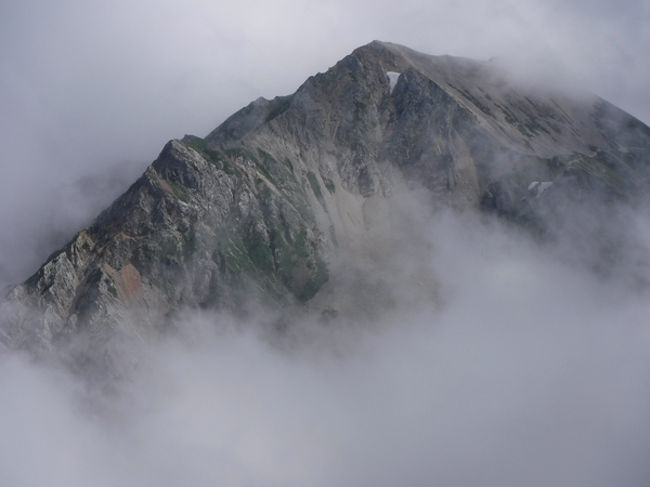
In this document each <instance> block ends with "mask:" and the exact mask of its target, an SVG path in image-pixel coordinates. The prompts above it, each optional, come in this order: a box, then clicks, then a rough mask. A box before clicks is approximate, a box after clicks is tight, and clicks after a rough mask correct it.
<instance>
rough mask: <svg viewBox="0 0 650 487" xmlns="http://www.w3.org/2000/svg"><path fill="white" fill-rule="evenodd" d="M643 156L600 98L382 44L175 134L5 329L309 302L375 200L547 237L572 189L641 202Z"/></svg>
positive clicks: (641, 132) (45, 273) (648, 149)
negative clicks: (489, 219) (415, 200)
mask: <svg viewBox="0 0 650 487" xmlns="http://www.w3.org/2000/svg"><path fill="white" fill-rule="evenodd" d="M648 153H650V129H648V127H646V126H645V125H643V124H642V123H641V122H638V121H636V120H635V119H633V118H632V117H630V116H629V115H627V114H625V113H624V112H622V111H621V110H619V109H617V108H616V107H613V106H612V105H610V104H608V103H606V102H604V101H602V100H599V99H595V98H593V97H591V98H590V97H585V98H583V99H581V100H576V99H572V98H570V97H568V96H565V95H560V94H553V95H550V94H548V93H545V92H542V91H535V90H533V89H531V88H530V87H524V86H518V85H517V84H516V83H514V82H513V81H512V80H511V79H509V78H508V77H507V75H505V74H504V73H503V72H501V71H499V70H498V69H497V68H496V67H494V66H493V63H486V62H480V61H473V60H469V59H464V58H457V57H452V56H429V55H425V54H422V53H418V52H416V51H413V50H411V49H409V48H407V47H404V46H400V45H397V44H392V43H387V42H381V41H372V42H371V43H369V44H366V45H365V46H361V47H359V48H357V49H355V50H354V51H353V52H352V53H351V54H350V55H348V56H346V57H345V58H343V59H342V60H341V61H339V62H338V63H337V64H336V65H335V66H333V67H331V68H330V69H329V70H327V71H326V72H325V73H322V74H318V75H315V76H312V77H310V78H309V79H308V80H307V81H305V82H304V83H303V84H302V85H301V86H300V87H299V88H298V90H297V91H296V92H295V93H294V94H292V95H289V96H279V97H275V98H273V99H271V100H267V99H264V98H258V99H257V100H255V101H253V102H251V103H250V104H249V105H248V106H246V107H244V108H242V109H241V110H239V111H238V112H236V113H235V114H233V115H232V116H231V117H229V118H228V119H227V120H226V121H225V122H223V123H222V124H221V125H220V126H219V127H217V128H216V129H215V130H214V131H212V132H211V133H210V134H209V135H208V136H207V137H205V138H201V137H196V136H191V135H187V136H185V137H183V138H182V139H181V140H173V141H170V142H169V143H168V144H167V145H166V146H165V147H164V148H163V150H162V151H161V153H160V155H159V156H158V158H157V159H156V161H155V162H154V163H153V164H152V165H151V166H149V167H148V168H147V170H146V171H145V173H144V174H143V175H142V176H141V177H140V178H139V179H138V180H137V181H136V182H135V183H134V184H133V185H132V186H131V188H129V190H128V191H127V192H126V193H125V194H123V195H122V196H120V197H119V198H118V199H117V200H116V201H115V202H114V203H113V204H112V205H111V207H110V208H108V209H107V210H105V211H104V212H103V213H102V214H100V215H99V216H98V218H97V219H96V220H95V222H94V223H93V224H92V225H91V226H90V227H89V228H88V229H85V230H83V231H81V232H80V233H79V234H78V235H76V236H75V237H74V238H72V240H71V241H70V242H69V243H68V244H67V245H66V246H65V247H64V248H63V249H61V250H59V251H57V252H55V253H54V254H53V255H52V257H51V258H50V259H48V261H47V262H46V263H44V264H43V266H42V267H41V268H40V269H39V270H38V271H37V272H36V274H34V275H33V276H32V277H31V278H29V279H28V280H27V281H26V282H25V283H23V284H21V285H19V286H17V287H16V288H14V290H13V291H12V292H11V296H10V302H11V303H12V306H13V307H14V308H16V307H17V308H20V309H22V310H23V311H20V312H19V313H18V314H19V317H18V318H17V319H12V320H10V321H11V322H10V323H9V324H7V325H6V326H5V333H4V335H5V336H7V337H10V338H9V339H8V340H7V341H9V342H11V343H12V344H13V345H16V346H18V345H21V344H24V343H25V342H26V341H28V339H29V340H32V341H35V342H38V343H41V344H42V345H43V346H45V347H49V346H51V344H52V343H53V342H54V341H56V340H58V339H60V338H61V337H63V336H65V335H67V334H70V333H73V332H82V331H83V332H87V333H90V334H91V335H92V336H103V334H104V333H109V330H112V329H113V328H115V329H119V325H118V324H119V323H120V321H121V319H122V317H123V316H124V315H125V313H140V315H139V316H146V317H147V318H146V319H141V320H139V323H141V325H140V326H141V327H142V328H143V329H147V327H149V328H155V326H156V325H154V324H155V323H159V322H160V321H161V320H162V321H164V320H165V319H168V318H169V317H170V316H172V315H173V313H174V310H176V309H179V308H181V307H184V306H189V307H195V308H218V309H229V310H233V311H236V310H241V309H242V308H243V307H244V306H245V305H246V303H247V302H249V301H250V297H251V296H254V297H255V299H257V300H260V301H262V302H265V303H274V305H275V306H290V305H296V306H301V305H302V304H303V303H305V302H308V301H310V300H313V298H314V296H317V295H318V293H319V291H321V289H323V287H324V286H327V284H326V283H327V282H328V280H329V279H330V278H331V272H332V270H331V262H332V261H333V259H335V258H336V256H337V255H338V253H340V252H341V251H342V249H349V248H354V247H355V246H356V247H358V246H359V245H361V244H360V242H363V241H364V239H368V238H371V237H369V235H370V233H369V227H368V226H369V225H370V224H369V222H372V221H377V220H381V216H380V215H379V214H377V213H376V211H377V210H376V208H377V207H379V206H382V205H383V204H387V205H390V202H391V195H392V194H394V192H395V191H397V190H398V188H404V187H406V188H411V189H413V188H417V189H419V190H421V191H424V192H426V194H427V195H428V197H429V199H430V201H431V203H432V206H436V207H438V206H448V207H452V208H463V209H467V208H475V209H481V210H483V211H488V212H493V213H495V214H497V215H499V216H500V217H502V218H506V219H508V220H510V221H512V222H515V223H517V224H519V225H522V226H523V227H525V228H527V229H532V230H533V231H535V232H549V231H552V228H553V224H552V218H551V220H549V218H550V217H549V215H551V217H553V215H555V216H557V213H558V212H557V208H561V207H562V205H563V204H565V203H566V202H567V201H572V200H571V195H574V194H580V195H584V194H589V195H595V194H596V193H598V194H605V195H607V197H608V198H619V199H621V198H627V199H630V198H633V197H634V196H635V194H637V193H638V192H639V188H642V187H645V185H647V183H648V181H649V180H650V176H649V174H650V171H649V169H648V163H647V154H648ZM378 201H382V202H383V203H382V204H379V203H377V202H378ZM553 218H555V217H553ZM25 310H29V313H28V312H27V311H25ZM27 315H29V316H30V318H29V319H26V318H25V316H27ZM33 317H35V318H33ZM111 323H112V325H111ZM147 323H149V324H148V325H147Z"/></svg>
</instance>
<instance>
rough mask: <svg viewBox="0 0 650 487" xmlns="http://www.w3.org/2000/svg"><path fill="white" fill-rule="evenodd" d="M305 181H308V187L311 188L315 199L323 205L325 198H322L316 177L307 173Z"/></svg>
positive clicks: (311, 173)
mask: <svg viewBox="0 0 650 487" xmlns="http://www.w3.org/2000/svg"><path fill="white" fill-rule="evenodd" d="M307 179H308V180H309V185H310V186H311V189H312V191H313V192H314V194H315V195H316V198H318V201H320V202H321V203H325V198H323V193H322V192H321V190H320V184H318V179H317V178H316V175H315V174H314V173H313V172H311V171H309V172H308V173H307Z"/></svg>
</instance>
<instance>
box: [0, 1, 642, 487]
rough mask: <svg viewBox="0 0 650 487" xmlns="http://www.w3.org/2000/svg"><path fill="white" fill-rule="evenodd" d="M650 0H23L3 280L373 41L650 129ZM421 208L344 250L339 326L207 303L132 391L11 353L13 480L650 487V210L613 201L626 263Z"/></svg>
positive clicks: (11, 69) (3, 13)
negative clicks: (229, 311) (591, 101)
mask: <svg viewBox="0 0 650 487" xmlns="http://www.w3.org/2000/svg"><path fill="white" fill-rule="evenodd" d="M649 9H650V7H649V5H648V2H644V1H641V0H640V1H632V0H630V1H626V2H617V4H616V6H615V8H614V7H613V6H612V5H611V4H610V2H605V1H602V2H599V1H597V2H586V1H578V2H570V3H568V4H567V3H566V2H555V1H550V2H549V1H544V2H542V1H541V0H526V1H523V2H522V1H520V2H516V3H514V2H512V3H511V2H506V1H499V2H487V1H483V0H472V1H468V2H460V3H459V2H447V1H438V2H433V3H427V4H423V3H421V2H416V1H411V0H406V1H403V2H388V1H375V2H367V1H360V2H355V3H354V5H349V4H346V3H345V2H340V1H334V2H311V3H309V4H306V3H304V2H297V1H294V0H282V1H278V2H273V3H272V4H270V3H268V2H267V3H265V2H258V1H253V0H246V1H244V2H239V3H237V4H226V3H223V2H208V1H201V0H195V1H191V2H179V1H175V0H166V1H157V2H153V1H149V0H145V1H139V2H136V3H133V2H129V3H127V2H122V1H117V2H112V3H111V4H110V5H108V4H106V5H104V4H99V3H98V2H92V1H91V2H81V1H76V0H68V1H60V2H54V3H53V2H42V1H37V0H28V1H23V2H20V3H18V2H15V3H9V2H4V3H2V5H0V41H1V42H0V55H1V56H2V59H3V63H2V64H1V66H0V106H2V113H3V116H2V118H0V141H1V142H2V147H3V152H2V156H1V161H2V170H3V174H2V178H0V228H2V231H1V232H0V249H2V252H0V286H2V285H7V284H9V283H15V282H19V281H22V280H24V279H25V278H26V277H28V276H29V274H30V273H32V272H33V271H34V270H35V269H36V268H37V266H38V265H39V264H40V263H41V262H42V261H43V260H44V259H45V257H46V256H47V255H48V254H49V253H51V252H52V251H53V250H55V249H56V248H57V246H60V245H62V244H63V243H64V242H65V241H66V240H68V239H69V238H71V237H72V235H73V234H74V232H75V231H77V230H78V229H80V228H81V227H83V226H84V225H87V224H88V222H89V221H90V220H91V219H92V218H93V217H94V216H95V215H96V214H97V213H98V212H99V211H100V210H101V209H102V208H104V207H105V206H106V205H107V204H108V203H110V201H112V199H114V198H115V197H116V196H117V195H119V194H120V193H121V192H122V191H124V190H125V189H126V188H127V187H128V185H129V184H130V183H131V182H133V180H134V179H135V178H136V177H137V176H138V175H139V174H140V173H141V172H142V171H143V170H144V168H145V167H146V165H147V164H148V163H149V162H150V161H151V160H153V159H154V158H155V156H156V154H157V152H158V151H159V150H160V148H161V147H162V146H163V144H164V143H165V141H166V140H168V139H170V138H173V137H180V136H182V135H183V134H185V133H195V134H199V135H205V134H207V133H208V132H209V131H210V130H212V129H213V128H214V127H215V126H216V125H217V124H218V123H219V122H221V121H222V120H223V119H224V118H225V117H227V116H228V115H229V114H230V113H232V112H233V111H234V110H236V109H238V108H240V107H241V106H243V105H245V104H247V103H248V102H249V101H251V100H252V99H255V98H257V97H258V96H266V97H273V96H275V95H279V94H286V93H290V92H293V91H294V90H295V89H296V88H297V87H298V86H299V85H300V83H302V81H303V80H304V79H305V78H307V77H308V76H310V75H312V74H314V73H316V72H318V71H324V70H325V69H326V68H327V67H328V66H331V65H332V64H334V63H335V62H336V61H337V60H338V59H340V58H341V57H343V56H344V55H346V54H348V53H349V52H350V51H351V50H352V49H354V48H355V47H357V46H359V45H361V44H364V43H367V42H369V41H370V40H372V39H381V40H386V41H393V42H397V43H401V44H405V45H408V46H410V47H413V48H415V49H418V50H421V51H423V52H428V53H432V54H453V55H461V56H468V57H475V58H482V59H487V58H490V57H497V58H498V59H500V60H502V61H503V62H504V63H505V64H507V65H508V66H510V67H511V68H512V69H514V70H515V71H517V70H518V71H519V72H525V73H526V75H527V76H532V77H535V76H538V77H540V78H542V79H543V78H545V77H552V78H553V81H554V82H555V83H560V84H561V85H564V86H571V87H573V88H575V87H576V86H580V87H581V88H584V90H585V91H591V92H595V93H597V94H599V95H601V96H603V97H605V98H607V99H609V100H610V101H612V102H613V103H615V104H617V105H619V106H621V107H622V108H624V109H626V110H628V111H630V112H631V113H632V114H633V115H635V116H637V117H639V118H640V119H641V120H643V121H645V122H646V123H648V122H649V121H650V101H649V99H648V97H647V81H648V79H650V62H649V60H648V56H647V51H648V46H649V44H650V37H649V36H650V31H649V30H648V29H647V25H648V20H649V15H650V10H649ZM414 204H415V206H411V207H409V209H410V210H412V211H413V212H414V214H415V217H414V218H413V219H412V220H411V221H409V222H407V224H404V223H403V221H402V220H399V221H400V222H402V223H401V225H402V226H399V228H395V227H392V228H389V230H390V231H389V232H388V233H386V232H385V231H384V232H383V233H382V232H380V233H379V234H378V235H376V237H378V239H377V240H373V242H374V244H373V245H374V246H373V247H372V248H369V249H365V250H366V251H367V253H365V254H364V255H363V256H359V255H354V254H353V255H348V256H346V255H342V256H339V257H340V258H341V262H340V263H339V264H340V265H343V266H345V265H348V264H349V262H354V263H355V265H356V266H357V267H356V270H357V271H358V272H359V275H361V279H362V280H363V282H361V286H360V282H359V280H358V279H356V278H355V279H352V278H350V280H349V281H346V280H345V278H342V281H341V282H337V283H336V284H337V285H338V286H340V288H339V294H346V292H347V291H349V292H347V296H348V300H347V301H345V302H344V303H339V304H340V305H341V310H342V311H341V313H340V314H339V316H338V317H337V318H336V319H335V320H332V321H329V322H325V321H323V320H321V319H318V317H314V316H312V315H311V314H310V313H305V314H304V315H299V316H297V317H296V318H295V319H294V323H292V324H291V326H289V327H287V328H286V329H284V331H283V332H282V333H277V330H275V329H272V328H270V327H269V322H272V321H274V317H273V316H270V314H271V312H270V311H268V310H266V311H264V310H260V311H259V312H258V313H256V314H253V315H252V316H249V317H248V318H247V319H246V320H242V319H238V318H235V317H232V316H229V315H224V314H211V313H198V312H196V311H192V310H187V311H185V312H183V313H180V314H179V315H180V316H181V318H180V322H179V323H178V326H177V329H178V331H177V333H175V334H171V335H169V336H165V337H160V338H159V339H156V340H152V341H150V342H146V343H138V344H137V346H134V347H127V348H125V350H124V352H123V353H124V355H123V357H124V360H125V362H127V363H128V365H127V366H126V367H125V368H124V370H125V372H124V375H123V376H122V377H121V378H120V379H119V380H117V381H114V382H112V383H111V384H110V388H102V387H97V386H96V384H94V383H93V382H92V380H91V379H89V378H88V377H84V376H83V374H78V373H71V372H70V371H69V370H68V369H67V368H66V367H65V366H64V365H63V364H61V363H59V362H58V361H43V360H36V359H34V358H33V357H31V356H29V355H28V354H26V353H19V352H8V351H6V350H0V397H2V400H0V430H1V431H2V434H1V435H0V485H7V486H32V485H34V486H35V485H44V484H47V485H53V486H57V485H65V486H72V487H74V486H85V485H97V486H102V485H106V486H109V485H110V486H113V485H138V486H148V485H156V486H163V485H170V486H171V485H197V486H201V485H215V484H223V485H239V486H258V485H269V486H271V485H282V486H293V485H295V486H304V485H313V486H321V485H323V486H325V485H343V486H347V485H350V486H359V485H373V486H383V485H386V486H388V485H396V484H404V485H419V484H425V483H426V484H435V485H440V486H452V485H471V484H474V485H476V484H480V485H486V486H491V485H495V486H496V485H499V486H511V485H512V486H515V485H525V486H531V487H535V486H548V485H553V486H576V485H578V486H579V485H590V486H594V487H601V486H602V487H605V486H611V485H616V486H617V487H627V486H631V487H632V486H634V487H636V486H639V485H647V483H648V479H649V478H650V467H649V466H648V462H647V459H648V457H649V454H650V419H648V414H647V412H648V410H649V408H650V375H649V374H648V370H650V343H649V342H650V327H649V325H648V321H649V320H648V318H647V317H648V316H649V315H650V299H649V298H650V290H649V289H648V287H647V283H648V282H650V281H649V279H650V272H649V270H648V269H649V267H648V257H647V256H648V255H649V254H648V252H649V251H650V219H648V217H647V215H648V212H647V211H633V210H631V209H626V210H621V212H620V213H617V214H616V216H617V222H618V223H619V224H620V225H622V226H623V227H624V232H623V233H622V234H621V235H623V236H624V237H622V240H623V241H624V242H625V243H626V244H629V245H628V246H627V247H626V249H625V251H624V252H623V253H622V254H621V255H617V256H615V258H612V259H611V262H609V264H610V267H608V269H607V270H608V272H602V269H594V268H593V266H592V265H590V264H592V263H593V258H594V255H595V254H591V252H592V251H594V249H593V248H588V249H587V250H588V251H589V252H587V253H585V248H584V247H577V246H576V241H575V240H574V239H573V238H572V237H573V236H572V235H570V234H567V235H564V234H562V233H560V234H559V235H558V236H557V238H556V240H555V241H554V242H548V243H546V244H540V243H538V242H535V241H533V240H532V239H531V238H530V236H528V235H526V234H523V233H521V232H520V231H518V230H516V229H514V228H511V227H510V226H508V225H505V224H503V223H498V222H496V221H492V220H491V219H490V218H487V217H485V216H484V215H482V216H481V215H475V214H453V213H447V212H443V211H438V212H436V213H435V214H430V213H429V212H428V210H427V211H422V210H421V209H420V208H419V206H418V205H419V203H414ZM592 216H593V215H592ZM600 217H603V218H604V216H603V215H600ZM607 218H611V214H609V215H607ZM569 222H571V220H570V219H569ZM403 225H406V227H404V226H403ZM569 227H570V224H568V225H567V230H569ZM398 230H399V231H398ZM404 242H407V243H408V244H407V245H405V244H404ZM585 254H588V255H589V259H585V258H584V257H585ZM346 257H347V258H348V259H349V260H345V259H346ZM360 257H362V258H360ZM334 265H336V262H335V263H334ZM350 270H351V271H354V270H355V269H350ZM349 275H354V274H353V273H352V274H349ZM364 291H367V292H366V293H365V294H364ZM378 291H380V293H381V297H382V300H381V302H373V300H372V299H368V296H371V297H372V295H373V294H372V293H377V292H378Z"/></svg>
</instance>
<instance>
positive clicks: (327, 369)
mask: <svg viewBox="0 0 650 487" xmlns="http://www.w3.org/2000/svg"><path fill="white" fill-rule="evenodd" d="M388 72H390V73H399V76H398V77H396V83H394V84H392V83H391V77H390V76H389V75H388V74H387V73H388ZM393 78H395V76H393ZM522 83H523V84H522ZM649 144H650V135H649V130H648V127H646V126H645V125H643V124H642V123H641V122H639V121H637V120H636V119H634V118H632V117H630V116H629V115H627V114H625V113H624V112H622V111H620V110H619V109H617V108H616V107H613V106H612V105H610V104H608V103H607V102H605V101H603V100H601V99H598V98H596V97H593V96H586V95H585V96H581V97H578V98H575V97H573V96H569V95H567V94H561V93H556V92H549V91H545V90H543V89H541V87H539V86H536V85H535V84H531V83H529V82H523V81H521V80H519V84H514V82H513V80H512V79H511V78H510V77H508V76H507V75H505V74H504V72H503V70H502V69H501V68H500V67H498V66H495V65H494V64H493V63H482V62H476V61H471V60H466V59H459V58H450V57H446V56H426V55H423V54H420V53H416V52H414V51H411V50H409V49H407V48H405V47H402V46H397V45H393V44H389V43H379V42H374V43H371V44H369V45H367V46H364V47H362V48H360V49H358V50H356V51H355V52H354V53H352V54H351V55H350V56H347V57H346V58H344V59H343V60H341V61H340V62H339V63H338V64H337V65H336V66H334V67H333V68H331V69H330V70H328V71H327V72H326V73H322V74H318V75H316V76H314V77H312V78H309V79H308V80H307V81H306V82H305V83H304V84H303V85H302V86H301V87H300V88H299V89H298V91H297V92H296V93H295V94H293V95H291V96H288V97H278V98H275V99H273V100H265V99H258V100H256V101H255V102H253V103H252V104H250V105H249V106H247V107H245V108H244V109H242V110H241V111H239V112H237V113H236V114H234V115H233V116H232V117H231V118H229V119H228V120H227V121H226V122H224V124H222V125H221V126H220V127H218V128H217V129H215V130H214V131H213V132H212V133H211V134H209V135H208V136H207V137H205V138H199V137H195V136H186V137H184V138H183V139H180V140H174V141H171V142H170V143H169V144H167V145H166V146H165V148H164V149H163V151H162V152H161V154H160V156H159V157H158V158H157V159H156V161H155V162H154V163H153V164H152V165H151V166H149V167H148V168H147V169H146V171H145V173H144V174H143V176H142V177H141V178H139V179H138V180H137V181H136V182H135V183H134V184H133V185H132V186H131V187H130V188H129V190H128V191H127V192H126V193H124V194H123V195H122V196H121V197H119V198H118V199H117V200H116V201H115V202H114V203H113V205H111V206H110V207H109V208H108V209H106V210H105V211H104V212H102V213H101V214H100V215H99V216H98V218H97V219H96V220H95V221H94V222H93V223H92V224H91V225H90V226H89V227H88V228H87V229H85V230H83V231H82V232H80V233H79V234H77V235H76V236H75V237H74V239H73V240H72V241H71V242H70V243H69V244H67V245H66V246H65V247H64V248H63V249H62V250H60V251H57V252H55V253H54V254H53V255H52V257H51V258H50V259H48V260H47V262H46V263H45V264H44V265H43V266H42V267H41V269H39V271H38V272H37V273H36V274H35V275H34V276H32V277H31V278H30V279H28V280H27V281H26V282H25V283H23V284H22V285H19V286H18V287H16V288H15V289H14V290H13V291H12V295H11V299H10V300H9V301H8V302H6V303H4V306H5V307H4V308H3V310H2V312H3V318H6V317H10V318H11V319H10V320H5V321H4V322H5V325H4V327H3V328H2V329H1V330H0V333H1V337H0V338H1V339H0V342H2V343H3V344H5V346H6V347H8V348H16V349H18V350H20V349H21V348H31V349H32V350H33V351H37V353H36V354H35V355H29V354H27V353H24V352H19V351H16V350H12V351H10V350H9V349H8V348H3V349H2V351H0V390H2V391H3V397H4V398H5V399H4V400H3V401H1V402H0V427H1V428H2V429H3V431H5V432H6V433H5V434H3V435H2V439H0V472H1V473H0V483H3V484H4V483H7V484H8V485H39V484H42V483H44V482H47V483H50V484H54V485H73V486H74V485H88V484H89V483H92V484H93V485H116V484H119V485H178V484H181V483H183V484H191V485H214V484H215V483H224V484H229V485H242V486H248V485H260V484H264V485H316V486H318V485H332V484H338V485H395V484H397V483H400V484H401V483H406V484H422V483H435V484H437V485H443V486H445V485H449V486H451V485H465V484H470V483H472V484H477V483H480V484H481V485H495V486H496V485H500V486H503V485H522V484H523V485H531V486H536V485H539V486H546V485H560V486H562V485H566V486H574V485H594V486H596V487H598V486H603V487H604V486H610V485H617V486H623V487H625V486H628V485H629V486H637V485H642V484H644V483H647V481H648V478H649V477H650V472H649V471H648V467H647V457H648V452H649V450H650V423H649V421H648V419H647V406H648V403H649V402H650V390H649V388H648V372H647V371H648V365H649V364H650V348H649V347H648V341H649V340H650V329H648V324H647V322H648V319H647V317H648V314H649V311H650V309H649V305H648V303H649V302H650V301H649V300H648V298H649V297H650V296H649V295H648V294H649V292H650V291H649V288H648V278H650V274H649V272H648V270H649V268H648V264H649V262H648V256H649V255H650V253H649V251H650V221H649V220H648V217H647V215H648V212H647V208H648V207H647V202H646V201H645V199H644V194H643V193H644V191H645V188H646V187H647V183H648V175H649V172H648V159H647V156H648V147H649ZM16 316H18V318H19V319H18V320H17V321H16V320H15V317H16ZM71 371H72V372H71Z"/></svg>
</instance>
